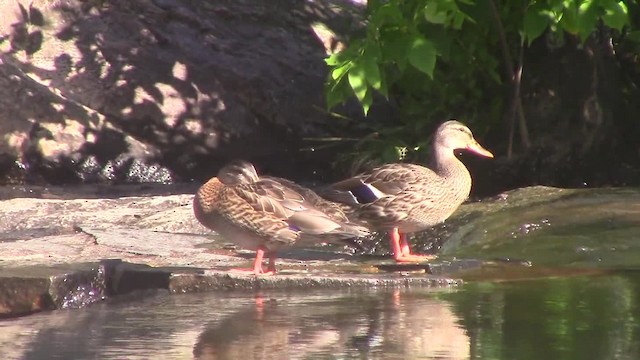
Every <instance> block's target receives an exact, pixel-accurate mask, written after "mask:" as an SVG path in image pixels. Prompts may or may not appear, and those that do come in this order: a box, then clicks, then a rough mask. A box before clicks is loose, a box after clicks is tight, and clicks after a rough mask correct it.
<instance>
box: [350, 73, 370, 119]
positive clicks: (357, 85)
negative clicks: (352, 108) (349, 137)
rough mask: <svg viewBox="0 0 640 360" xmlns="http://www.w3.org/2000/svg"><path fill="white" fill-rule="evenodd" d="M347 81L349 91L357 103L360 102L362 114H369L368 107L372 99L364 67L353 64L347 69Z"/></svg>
mask: <svg viewBox="0 0 640 360" xmlns="http://www.w3.org/2000/svg"><path fill="white" fill-rule="evenodd" d="M348 79H349V85H351V89H352V90H353V93H354V94H355V95H356V97H357V98H358V101H360V105H362V110H364V114H365V115H366V114H367V113H368V112H369V107H370V106H371V104H372V103H373V98H372V96H371V92H370V91H369V87H368V86H367V79H366V72H365V67H364V66H363V65H362V63H360V62H354V63H353V66H352V67H351V69H349V73H348Z"/></svg>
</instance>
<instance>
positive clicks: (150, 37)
mask: <svg viewBox="0 0 640 360" xmlns="http://www.w3.org/2000/svg"><path fill="white" fill-rule="evenodd" d="M361 7H362V5H358V4H357V3H355V4H354V3H351V2H349V1H346V2H342V1H339V0H322V1H313V2H311V1H304V2H301V1H295V0H277V1H268V2H264V1H216V2H208V1H188V0H184V1H182V0H146V1H124V0H113V1H112V0H108V1H88V2H87V1H74V0H67V1H55V2H51V1H45V0H35V1H31V2H27V1H18V2H14V1H0V13H2V14H3V16H2V17H1V18H0V36H1V37H0V133H2V134H3V137H2V138H0V171H2V172H3V175H4V176H3V179H2V180H3V181H4V182H7V181H9V180H13V181H16V182H22V181H28V182H47V183H67V182H73V181H103V180H109V181H134V182H135V181H143V182H144V181H155V182H171V181H175V180H178V179H179V180H189V179H194V178H206V177H208V176H210V175H212V174H215V171H216V170H217V168H218V167H219V166H220V165H221V164H222V163H223V162H225V161H228V160H229V159H231V158H245V159H248V160H251V161H254V162H256V163H257V164H258V165H259V167H261V168H262V170H268V171H269V172H273V173H278V174H279V175H282V176H291V177H294V178H296V177H297V178H299V177H305V176H307V177H308V176H309V175H311V174H312V173H314V172H316V170H318V169H319V170H322V169H326V168H327V166H328V157H329V156H331V155H327V153H323V152H318V151H316V152H304V151H301V148H303V147H305V146H306V145H305V144H304V141H303V139H305V138H313V137H325V136H332V135H336V134H340V133H344V132H345V131H347V130H345V129H344V128H342V127H341V128H339V126H338V122H337V121H335V119H332V118H331V116H330V114H329V113H328V112H326V111H324V108H325V107H324V99H323V83H324V80H325V77H326V66H325V64H324V61H323V59H324V57H325V56H326V53H327V51H328V50H330V49H329V48H331V47H334V46H336V44H337V43H338V40H339V39H340V38H341V37H342V35H341V34H344V33H347V31H351V29H352V28H353V27H354V26H357V24H358V23H359V22H358V21H354V20H357V19H359V16H358V14H359V12H360V11H361V10H362V9H361ZM357 110H358V109H357V107H353V113H352V115H353V116H358V112H357ZM340 126H342V125H340Z"/></svg>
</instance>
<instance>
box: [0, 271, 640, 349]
mask: <svg viewBox="0 0 640 360" xmlns="http://www.w3.org/2000/svg"><path fill="white" fill-rule="evenodd" d="M639 299H640V275H638V274H635V273H634V272H627V273H624V274H618V275H607V276H595V277H594V276H592V277H586V276H584V277H566V278H547V279H542V280H529V281H512V282H500V283H490V282H470V283H468V284H467V285H465V286H463V287H462V288H461V289H460V290H453V291H451V290H441V291H435V292H434V291H433V290H427V289H402V290H399V291H398V290H396V291H392V290H378V291H374V290H368V291H365V290H360V291H355V290H352V291H345V290H342V291H338V290H335V291H330V290H323V291H319V290H318V291H314V292H309V291H308V292H306V293H302V292H300V291H298V292H284V291H264V292H262V293H257V294H247V293H241V292H223V293H201V294H188V295H173V296H169V295H164V296H156V297H153V298H148V299H145V300H142V301H135V302H132V301H128V302H125V301H120V302H118V303H111V304H99V305H97V306H92V307H90V308H87V309H82V310H74V311H55V312H52V313H47V314H37V315H33V316H28V317H24V318H19V319H12V320H3V321H0V353H2V355H4V358H6V359H191V358H196V359H202V360H208V359H242V360H249V359H335V358H340V359H420V358H422V359H467V358H471V359H509V360H511V359H536V360H538V359H563V360H564V359H567V360H569V359H576V360H577V359H629V360H630V359H639V358H640V325H639V324H640V322H639V321H638V319H640V301H639Z"/></svg>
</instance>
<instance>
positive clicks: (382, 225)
mask: <svg viewBox="0 0 640 360" xmlns="http://www.w3.org/2000/svg"><path fill="white" fill-rule="evenodd" d="M456 150H468V151H471V152H472V153H475V154H477V155H480V156H483V157H487V158H493V154H492V153H491V152H490V151H489V150H487V149H485V148H484V147H482V146H481V145H480V144H479V143H478V141H476V139H475V138H474V136H473V134H472V132H471V130H470V129H469V128H468V127H467V126H466V125H464V124H463V123H461V122H459V121H457V120H449V121H446V122H444V123H442V124H441V125H440V126H439V127H438V128H437V130H436V132H435V135H434V136H433V141H432V148H431V163H430V165H428V166H427V167H425V166H421V165H417V164H411V163H390V164H385V165H381V166H379V167H376V168H374V169H372V170H371V171H368V172H364V173H361V174H359V175H356V176H354V177H351V178H348V179H345V180H342V181H339V182H337V183H334V184H332V185H330V186H329V187H328V188H327V189H325V190H324V191H322V192H321V195H322V196H323V197H325V198H326V199H328V200H330V201H335V202H339V203H342V204H345V205H347V206H350V207H351V208H352V209H353V212H354V214H355V215H354V216H355V218H356V219H357V220H359V221H362V222H364V223H365V225H366V226H367V227H369V228H370V229H372V230H377V231H387V232H388V233H389V238H390V243H391V251H392V253H393V257H394V259H395V261H396V262H398V263H403V262H424V261H428V260H431V259H433V258H435V256H433V255H418V254H413V253H412V252H411V247H410V244H409V242H408V240H407V234H411V233H415V232H419V231H422V230H425V229H428V228H430V227H433V226H434V225H437V224H439V223H441V222H444V221H445V220H446V219H447V218H449V217H450V216H451V215H452V214H453V213H454V212H455V211H456V209H458V207H459V206H460V205H461V204H462V203H463V202H464V201H465V200H466V199H467V198H468V197H469V193H470V191H471V185H472V180H471V174H470V173H469V170H468V169H467V167H466V166H465V165H464V164H463V163H462V162H461V161H460V160H459V159H458V157H456V154H455V151H456Z"/></svg>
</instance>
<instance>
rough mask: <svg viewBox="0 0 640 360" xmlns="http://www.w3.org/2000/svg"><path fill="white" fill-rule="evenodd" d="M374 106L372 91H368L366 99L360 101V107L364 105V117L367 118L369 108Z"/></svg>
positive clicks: (365, 95)
mask: <svg viewBox="0 0 640 360" xmlns="http://www.w3.org/2000/svg"><path fill="white" fill-rule="evenodd" d="M372 104H373V96H372V95H371V91H368V89H367V90H366V91H365V94H364V99H362V100H361V101H360V105H362V111H364V115H365V116H366V115H367V114H368V113H369V108H371V105H372Z"/></svg>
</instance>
